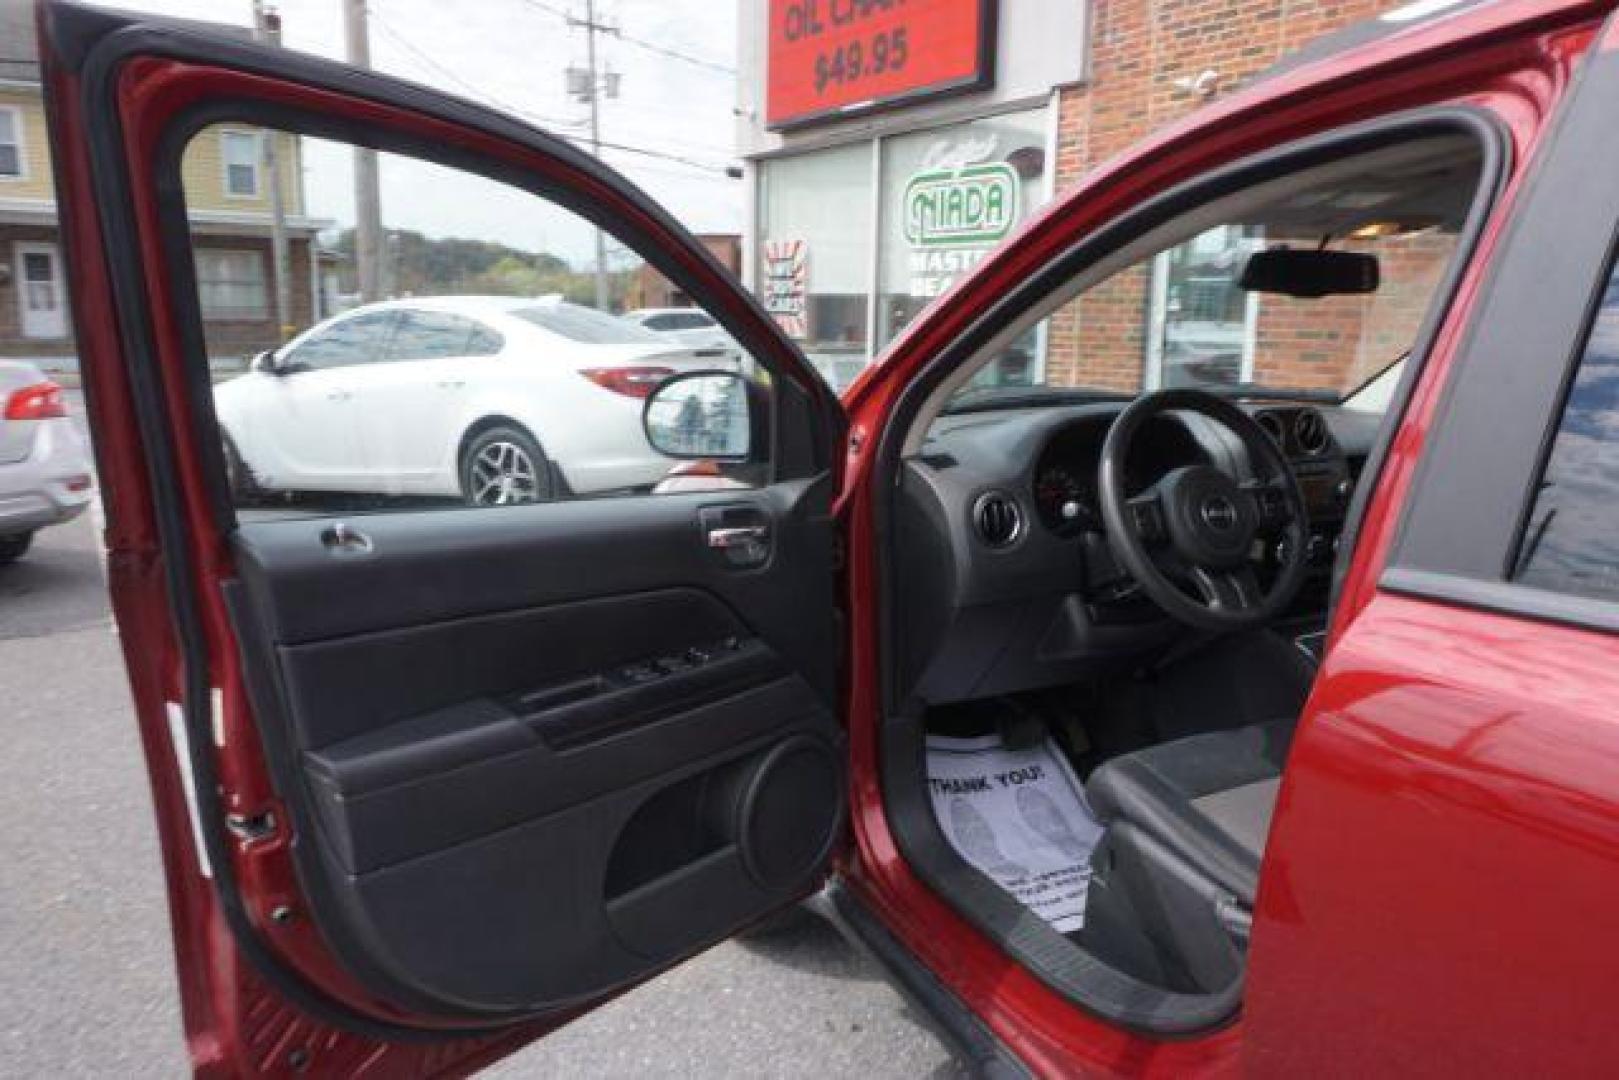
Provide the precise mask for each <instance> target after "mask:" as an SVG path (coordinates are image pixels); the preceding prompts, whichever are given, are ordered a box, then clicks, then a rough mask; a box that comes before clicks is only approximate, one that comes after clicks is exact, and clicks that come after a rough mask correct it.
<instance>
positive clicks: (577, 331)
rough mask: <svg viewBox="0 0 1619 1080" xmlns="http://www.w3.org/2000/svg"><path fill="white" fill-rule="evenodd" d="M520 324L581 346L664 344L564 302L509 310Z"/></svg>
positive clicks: (631, 325) (651, 335) (624, 322)
mask: <svg viewBox="0 0 1619 1080" xmlns="http://www.w3.org/2000/svg"><path fill="white" fill-rule="evenodd" d="M512 314H513V315H514V316H516V317H517V318H519V319H522V320H523V321H524V322H529V323H533V324H534V325H535V326H538V327H539V328H540V329H542V330H548V331H550V332H551V333H553V334H558V335H560V336H562V337H565V338H567V339H568V340H569V341H577V342H579V343H581V344H584V345H666V344H667V341H666V340H665V339H663V338H661V337H659V336H658V335H657V334H654V333H653V332H652V331H650V330H648V329H646V328H645V327H644V326H637V325H636V324H635V323H633V322H631V321H630V320H628V319H621V318H619V317H618V316H616V315H610V314H608V313H607V312H605V311H597V310H595V309H594V308H587V307H584V306H582V305H580V304H570V303H568V302H567V301H566V300H556V301H553V302H551V303H548V304H536V305H534V306H533V307H521V308H515V309H513V310H512Z"/></svg>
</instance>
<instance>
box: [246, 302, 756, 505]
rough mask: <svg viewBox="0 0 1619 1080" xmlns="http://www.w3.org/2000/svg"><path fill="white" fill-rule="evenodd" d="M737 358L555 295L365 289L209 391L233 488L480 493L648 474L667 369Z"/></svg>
mask: <svg viewBox="0 0 1619 1080" xmlns="http://www.w3.org/2000/svg"><path fill="white" fill-rule="evenodd" d="M715 367H727V368H730V367H734V364H733V363H732V362H730V361H728V360H727V359H726V358H723V357H716V356H715V355H714V354H713V352H712V351H711V350H701V349H693V348H690V347H682V346H680V345H678V344H676V343H673V342H671V341H670V340H669V339H667V338H664V337H660V336H659V335H657V334H654V333H652V332H651V331H648V330H644V329H642V328H641V327H639V326H636V325H635V324H633V323H631V322H628V321H626V320H624V319H622V318H619V317H617V316H614V315H609V314H606V313H604V312H601V311H597V310H595V309H594V308H587V307H581V306H580V305H578V304H572V303H569V302H567V301H564V300H561V299H559V298H557V297H543V298H538V299H536V298H532V297H526V298H518V297H494V296H491V297H483V296H450V297H426V298H416V299H409V300H390V301H385V302H383V303H378V304H369V305H366V306H364V307H359V308H355V309H354V310H352V311H349V312H345V313H344V314H342V315H339V316H337V317H335V318H332V319H329V320H327V321H326V322H323V323H320V324H318V325H316V326H314V327H312V328H311V329H309V330H307V331H305V332H304V333H303V334H301V335H299V336H298V337H296V338H294V339H293V340H292V341H291V342H289V343H288V344H286V345H285V346H283V347H282V348H280V349H278V350H275V351H274V352H271V353H265V354H262V355H261V356H260V357H258V358H257V359H256V360H255V361H254V362H253V365H252V368H251V370H249V372H248V373H247V374H245V375H243V376H241V377H240V378H236V379H233V380H231V381H229V382H226V383H222V384H221V385H219V386H218V387H216V388H215V390H214V403H215V410H216V412H217V414H218V417H219V422H220V426H221V427H222V429H223V432H222V435H223V439H224V443H225V457H226V463H227V466H228V470H229V473H230V479H231V486H232V489H233V492H234V494H235V495H236V496H237V498H238V500H239V501H241V500H248V499H251V498H253V497H255V496H259V495H262V494H264V493H267V492H354V493H367V494H381V495H443V496H457V497H460V498H461V499H463V500H465V501H466V502H468V503H471V504H473V505H491V506H492V505H501V504H506V503H520V502H540V501H544V500H547V499H552V498H557V497H561V496H564V495H566V494H570V493H571V494H593V493H600V492H608V491H616V490H633V489H642V488H646V487H649V486H651V485H653V484H655V483H657V482H658V481H659V480H660V479H662V478H663V476H664V474H665V473H666V472H667V471H668V469H669V465H670V461H669V459H668V458H666V457H664V456H663V455H661V454H659V453H658V452H656V451H655V450H653V449H652V447H651V446H650V445H649V444H648V443H647V440H646V435H645V433H644V432H643V431H642V428H641V408H642V404H643V401H644V399H645V397H646V396H647V394H649V393H650V392H651V391H652V389H653V388H654V387H655V386H656V385H657V384H658V383H659V382H661V381H662V380H663V379H664V378H666V377H668V376H669V375H672V374H675V373H676V372H681V371H692V370H699V369H707V368H715Z"/></svg>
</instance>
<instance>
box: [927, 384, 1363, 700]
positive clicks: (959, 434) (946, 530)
mask: <svg viewBox="0 0 1619 1080" xmlns="http://www.w3.org/2000/svg"><path fill="white" fill-rule="evenodd" d="M1126 404H1127V403H1125V402H1119V401H1098V402H1094V403H1088V404H1082V405H1065V406H1060V407H1046V408H1021V409H1006V410H997V411H991V412H980V413H967V414H961V415H954V416H943V417H940V418H939V419H938V420H937V421H935V423H934V424H933V426H932V428H931V429H930V430H929V432H928V436H927V438H926V439H925V441H924V442H923V444H922V446H921V448H920V451H919V452H918V453H917V454H916V455H915V456H913V457H911V458H909V459H908V460H906V462H905V463H904V467H903V470H902V475H901V480H900V485H899V492H898V504H897V513H896V516H895V528H896V539H897V540H898V542H899V543H898V546H897V548H896V550H897V551H898V552H900V553H901V557H900V559H899V565H898V567H897V570H898V581H899V589H900V596H899V599H900V606H899V611H900V617H901V624H900V633H899V637H898V645H899V652H900V671H901V678H902V680H903V685H904V686H905V687H906V688H908V689H909V690H910V691H911V692H912V693H915V694H917V695H919V696H921V697H922V698H923V699H924V700H926V701H928V702H930V703H941V702H945V701H959V700H967V699H970V698H975V697H984V696H989V695H993V694H1003V693H1012V692H1016V691H1020V690H1027V689H1037V688H1039V687H1041V686H1049V685H1058V684H1061V683H1065V682H1070V681H1074V680H1076V679H1079V678H1083V677H1084V676H1086V675H1087V674H1089V673H1093V672H1096V671H1097V670H1099V669H1105V668H1107V667H1109V666H1116V665H1119V664H1127V663H1130V662H1132V661H1139V659H1140V658H1141V656H1142V655H1143V654H1144V653H1145V652H1148V651H1150V650H1152V649H1154V648H1158V647H1161V646H1163V645H1166V644H1168V643H1170V642H1172V641H1174V640H1175V639H1176V638H1177V637H1179V636H1180V635H1181V634H1183V633H1186V632H1187V631H1185V630H1184V629H1183V628H1182V627H1181V626H1180V624H1178V623H1174V622H1172V621H1170V620H1169V619H1168V618H1167V617H1166V616H1165V615H1164V614H1163V613H1162V612H1161V610H1160V609H1159V608H1158V607H1157V606H1156V605H1155V604H1153V603H1152V602H1151V601H1149V600H1147V599H1146V598H1145V596H1144V595H1142V594H1141V593H1140V591H1139V589H1138V588H1137V587H1136V585H1135V583H1134V581H1133V580H1132V579H1131V578H1130V577H1129V575H1128V574H1126V573H1124V571H1123V570H1122V568H1120V567H1119V566H1118V565H1117V564H1116V563H1115V561H1114V559H1113V555H1112V551H1111V549H1110V548H1109V546H1108V543H1107V538H1106V535H1105V533H1104V530H1103V526H1102V517H1101V512H1100V507H1099V504H1098V501H1097V492H1096V484H1097V471H1098V463H1099V461H1100V457H1101V450H1102V444H1103V442H1104V440H1105V439H1106V438H1107V434H1108V431H1109V429H1110V428H1111V426H1112V423H1113V421H1114V419H1115V418H1117V416H1118V415H1119V413H1120V412H1121V411H1122V410H1123V409H1124V408H1125V405H1126ZM1240 404H1241V405H1242V407H1243V408H1244V409H1245V410H1246V411H1247V412H1249V414H1250V415H1252V416H1253V417H1254V419H1255V420H1256V421H1257V422H1258V424H1259V425H1260V427H1261V428H1262V429H1263V430H1264V431H1265V432H1266V434H1267V435H1269V436H1270V437H1271V439H1272V440H1274V441H1275V442H1276V444H1277V445H1278V446H1279V447H1280V448H1281V449H1282V452H1283V455H1284V457H1285V458H1286V459H1287V461H1288V464H1289V467H1290V468H1291V469H1292V470H1293V472H1294V475H1295V476H1296V477H1297V479H1298V481H1299V485H1300V489H1301V491H1302V492H1303V494H1304V498H1305V503H1306V508H1307V511H1308V517H1309V525H1310V528H1309V539H1308V545H1309V547H1308V549H1307V551H1306V560H1307V563H1308V565H1309V567H1310V584H1308V585H1307V586H1306V588H1305V589H1304V590H1303V591H1302V592H1301V596H1300V600H1299V603H1298V610H1297V611H1296V612H1293V613H1291V614H1292V615H1294V616H1296V617H1298V618H1301V619H1308V618H1311V617H1316V618H1319V617H1320V616H1321V615H1322V614H1324V612H1325V607H1326V602H1327V591H1328V584H1329V579H1330V573H1331V567H1332V562H1333V556H1334V554H1335V552H1336V550H1337V544H1338V539H1339V534H1340V532H1341V530H1342V528H1343V520H1344V517H1345V514H1346V513H1347V510H1348V507H1349V503H1350V499H1351V497H1352V495H1353V491H1354V484H1355V481H1356V479H1357V478H1358V476H1359V473H1360V470H1361V468H1362V467H1363V466H1364V464H1365V461H1366V458H1367V455H1368V454H1369V452H1370V449H1371V445H1372V442H1373V440H1374V439H1375V437H1376V435H1377V431H1378V428H1379V426H1380V422H1381V419H1382V418H1381V416H1380V415H1377V414H1369V413H1357V412H1353V411H1350V410H1347V409H1341V408H1337V407H1333V406H1321V405H1316V404H1312V403H1308V402H1291V401H1289V402H1281V401H1268V400H1267V401H1252V402H1242V403H1240ZM1194 464H1210V465H1214V466H1215V467H1217V468H1219V469H1221V470H1222V471H1225V472H1227V473H1228V474H1230V475H1234V476H1239V477H1246V476H1250V475H1252V473H1253V467H1252V465H1251V464H1250V462H1249V460H1248V452H1247V449H1246V447H1245V446H1244V445H1243V443H1242V441H1241V440H1240V439H1239V438H1237V437H1236V436H1235V435H1234V434H1232V433H1231V432H1229V431H1227V430H1226V428H1225V427H1224V426H1223V425H1220V424H1218V423H1215V422H1214V421H1211V420H1209V419H1207V418H1205V417H1203V416H1201V415H1197V414H1191V413H1170V414H1165V415H1162V416H1159V417H1158V418H1156V419H1155V420H1154V421H1152V422H1151V423H1149V425H1148V426H1147V427H1145V428H1143V429H1142V431H1141V433H1140V435H1139V436H1138V437H1137V438H1136V440H1135V444H1134V446H1133V447H1132V451H1131V456H1130V458H1129V459H1128V460H1127V461H1126V462H1125V468H1124V473H1125V484H1126V488H1127V489H1128V490H1129V491H1131V492H1135V491H1139V490H1144V489H1145V488H1146V487H1148V486H1150V485H1151V484H1152V483H1154V482H1155V481H1156V480H1157V479H1158V478H1159V477H1161V476H1162V475H1163V474H1164V473H1166V472H1168V471H1170V470H1172V469H1175V468H1177V467H1180V466H1185V465H1194ZM1255 554H1256V563H1257V565H1258V568H1259V572H1260V574H1261V577H1262V578H1263V577H1264V576H1265V575H1266V574H1267V573H1268V572H1269V570H1271V569H1273V568H1274V567H1275V566H1276V565H1278V564H1279V562H1280V560H1281V559H1282V557H1283V555H1284V554H1285V553H1284V552H1282V551H1277V550H1256V553H1255Z"/></svg>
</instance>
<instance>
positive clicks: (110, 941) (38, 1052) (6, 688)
mask: <svg viewBox="0 0 1619 1080" xmlns="http://www.w3.org/2000/svg"><path fill="white" fill-rule="evenodd" d="M79 415H81V416H82V410H81V411H80V413H79ZM0 745H3V746H4V751H3V752H0V1000H4V1001H5V1002H6V1003H7V1008H6V1010H5V1013H6V1015H5V1017H4V1018H3V1019H0V1076H47V1075H49V1076H118V1077H146V1076H171V1077H172V1076H178V1075H181V1074H183V1073H184V1072H185V1070H186V1060H185V1054H184V1047H183V1044H182V1039H181V1032H180V1018H179V998H178V994H177V992H176V990H175V984H174V976H173V969H172V957H171V953H170V947H169V926H168V909H167V905H166V903H165V900H164V896H163V882H162V873H161V867H160V863H159V857H158V847H157V838H156V833H155V829H154V827H153V819H152V813H151V805H150V801H149V797H148V794H147V788H146V779H145V771H144V764H143V762H142V760H141V754H140V746H139V743H138V740H137V737H136V729H135V726H134V720H133V717H132V714H131V710H130V705H129V696H128V689H127V685H126V683H125V680H124V671H123V666H122V662H121V658H120V655H119V645H118V639H117V637H116V635H115V633H114V631H113V628H112V626H111V622H110V619H109V616H108V611H107V605H106V592H105V586H104V584H103V577H102V571H101V564H100V560H99V558H98V556H97V543H96V528H95V520H94V518H93V517H92V516H91V515H86V516H84V517H82V518H81V519H80V520H78V521H76V522H74V523H72V524H70V525H66V526H62V527H59V528H55V529H49V530H46V531H44V532H42V533H40V534H39V537H38V539H37V540H36V543H35V548H34V550H33V551H32V552H30V553H29V555H28V556H26V557H25V559H24V560H23V561H22V562H20V563H18V564H16V565H15V566H12V567H9V568H0ZM486 1075H489V1076H499V1077H531V1076H533V1077H539V1076H567V1077H629V1076H636V1077H644V1076H702V1077H732V1076H736V1077H743V1076H746V1077H801V1076H802V1077H809V1076H815V1077H863V1078H864V1077H901V1076H904V1077H915V1076H956V1075H962V1074H961V1072H960V1070H959V1067H958V1066H957V1065H956V1064H955V1063H953V1062H952V1061H951V1059H950V1057H949V1055H948V1054H947V1053H946V1051H945V1050H944V1048H943V1047H942V1046H941V1045H940V1043H939V1042H938V1041H937V1040H936V1039H935V1038H934V1037H933V1036H932V1035H931V1034H930V1033H929V1032H928V1031H927V1030H926V1029H924V1028H922V1027H920V1026H918V1024H917V1023H916V1022H915V1017H914V1016H913V1014H912V1013H911V1012H910V1010H909V1008H908V1007H907V1006H906V1005H905V1003H904V1002H903V1001H902V1000H901V999H900V998H899V997H898V995H896V994H895V993H894V991H893V990H892V989H890V988H889V986H888V985H887V984H886V983H885V982H883V981H882V979H881V977H880V976H879V975H878V973H877V971H876V970H875V969H874V968H873V967H872V966H871V965H870V964H869V963H868V962H867V961H866V960H865V959H864V958H863V957H862V956H861V955H860V954H858V953H856V952H855V951H854V950H853V949H852V948H851V947H850V946H849V945H848V944H847V943H846V942H844V941H843V940H842V938H840V937H839V936H838V935H837V934H836V933H835V932H834V931H832V930H831V929H830V928H829V927H828V926H826V925H825V924H823V923H821V922H819V921H818V920H815V919H804V920H802V921H801V922H800V923H799V924H798V925H796V926H795V927H793V928H790V929H789V930H787V931H784V932H781V933H778V934H776V935H774V936H772V937H769V938H765V939H762V940H759V941H755V942H749V943H727V944H723V945H720V946H718V947H716V948H714V949H711V950H710V951H709V952H707V953H705V954H703V955H702V956H699V957H697V958H696V959H694V960H692V961H690V962H688V963H686V964H684V965H682V966H681V967H679V968H677V969H675V970H674V971H672V972H669V973H668V974H666V975H664V976H662V977H661V978H659V979H657V980H655V981H653V982H652V983H649V984H648V985H646V986H643V987H641V988H640V989H637V990H634V991H632V992H630V993H629V994H626V995H625V996H623V997H621V998H619V999H618V1000H617V1001H615V1002H613V1003H611V1004H609V1005H607V1006H604V1007H603V1008H601V1009H599V1010H597V1011H596V1012H595V1013H592V1014H591V1015H589V1016H587V1017H585V1018H583V1019H581V1020H579V1021H576V1022H575V1023H573V1024H572V1025H570V1026H568V1027H567V1028H564V1029H563V1030H561V1031H559V1032H556V1033H554V1034H552V1035H551V1036H550V1037H548V1038H547V1039H546V1040H545V1041H544V1042H542V1043H540V1044H538V1045H537V1046H533V1047H530V1048H529V1049H527V1050H525V1051H522V1052H521V1053H519V1054H517V1055H514V1056H513V1057H511V1058H508V1059H506V1060H505V1061H504V1062H501V1063H499V1064H497V1065H496V1066H494V1067H493V1068H492V1069H490V1070H488V1072H487V1073H486Z"/></svg>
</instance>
